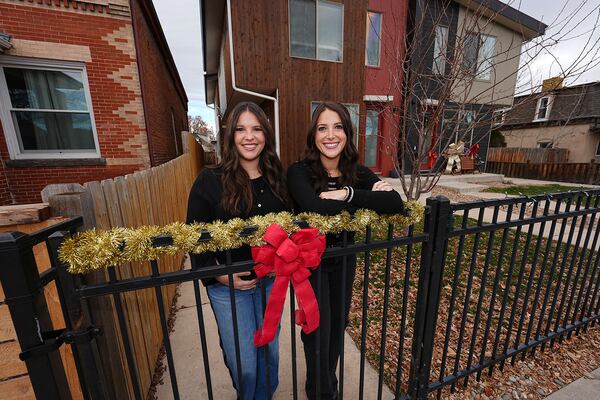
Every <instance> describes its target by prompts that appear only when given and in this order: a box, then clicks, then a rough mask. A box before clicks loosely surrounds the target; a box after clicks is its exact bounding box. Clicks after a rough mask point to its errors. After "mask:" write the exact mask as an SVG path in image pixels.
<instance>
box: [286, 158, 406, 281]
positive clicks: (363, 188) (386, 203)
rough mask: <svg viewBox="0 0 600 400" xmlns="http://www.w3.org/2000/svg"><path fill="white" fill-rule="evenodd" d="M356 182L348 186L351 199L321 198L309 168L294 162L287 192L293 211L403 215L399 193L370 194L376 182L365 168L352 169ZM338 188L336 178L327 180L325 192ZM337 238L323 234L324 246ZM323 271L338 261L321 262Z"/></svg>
mask: <svg viewBox="0 0 600 400" xmlns="http://www.w3.org/2000/svg"><path fill="white" fill-rule="evenodd" d="M356 177H357V180H356V182H355V183H354V185H352V188H353V189H354V196H353V198H352V200H351V201H350V202H345V201H340V200H329V199H321V198H320V197H319V193H318V192H317V191H316V190H315V189H314V185H313V184H314V180H313V179H312V177H311V171H310V167H309V166H308V164H307V163H306V161H304V160H302V161H298V162H296V163H294V164H292V165H290V167H289V168H288V171H287V182H288V189H289V192H290V195H291V197H292V199H293V200H294V211H296V212H316V213H319V214H323V215H337V214H339V213H340V212H342V211H348V212H350V213H353V212H355V211H356V210H357V209H359V208H366V209H370V210H373V211H375V212H377V213H380V214H398V213H402V212H404V203H403V202H402V198H401V197H400V194H399V193H398V192H396V191H395V190H393V191H389V192H386V191H372V190H371V189H372V188H373V185H374V184H375V183H376V182H378V181H380V179H379V178H378V177H377V175H375V174H374V173H373V171H371V170H370V169H369V168H367V167H365V166H363V165H358V166H357V170H356ZM341 188H342V185H341V183H340V181H339V179H338V178H330V179H329V182H328V189H329V190H336V189H341ZM347 240H348V243H353V241H354V235H352V234H351V233H349V234H348V236H347ZM340 241H341V235H331V234H329V235H327V245H328V246H333V245H337V244H339V243H340ZM321 265H322V267H324V269H326V270H329V269H332V268H335V267H339V266H340V265H341V261H340V258H339V257H338V258H333V259H325V260H323V263H322V264H321Z"/></svg>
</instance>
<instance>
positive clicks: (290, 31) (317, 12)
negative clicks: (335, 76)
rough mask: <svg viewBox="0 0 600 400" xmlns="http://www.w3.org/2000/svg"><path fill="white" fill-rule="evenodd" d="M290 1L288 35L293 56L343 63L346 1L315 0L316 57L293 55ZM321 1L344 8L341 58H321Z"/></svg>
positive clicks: (290, 52)
mask: <svg viewBox="0 0 600 400" xmlns="http://www.w3.org/2000/svg"><path fill="white" fill-rule="evenodd" d="M290 3H291V1H290V0H288V36H289V43H288V46H289V49H288V50H289V54H290V57H291V58H300V59H303V60H315V61H324V62H332V63H337V64H342V63H343V62H344V20H345V18H344V12H345V8H344V3H338V2H336V1H329V0H315V22H316V23H315V58H313V57H302V56H294V55H292V24H291V22H290V21H291V18H292V12H291V10H290ZM319 3H329V4H335V5H336V6H340V7H341V9H342V48H341V51H340V60H339V61H336V60H326V59H322V58H319Z"/></svg>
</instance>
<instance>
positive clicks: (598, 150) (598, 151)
mask: <svg viewBox="0 0 600 400" xmlns="http://www.w3.org/2000/svg"><path fill="white" fill-rule="evenodd" d="M596 155H597V156H600V141H599V142H598V147H597V148H596Z"/></svg>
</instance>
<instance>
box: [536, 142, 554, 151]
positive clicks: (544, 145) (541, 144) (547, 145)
mask: <svg viewBox="0 0 600 400" xmlns="http://www.w3.org/2000/svg"><path fill="white" fill-rule="evenodd" d="M553 146H554V143H552V141H550V140H540V141H539V142H537V148H538V149H551V148H552V147H553Z"/></svg>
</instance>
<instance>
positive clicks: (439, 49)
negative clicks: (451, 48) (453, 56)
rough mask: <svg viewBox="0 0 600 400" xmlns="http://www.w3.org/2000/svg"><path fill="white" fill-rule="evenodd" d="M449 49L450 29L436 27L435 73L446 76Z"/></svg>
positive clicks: (434, 47) (434, 48)
mask: <svg viewBox="0 0 600 400" xmlns="http://www.w3.org/2000/svg"><path fill="white" fill-rule="evenodd" d="M447 49H448V28H447V27H445V26H436V27H435V43H434V46H433V67H432V69H433V73H434V74H438V75H444V73H445V71H446V51H447Z"/></svg>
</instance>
